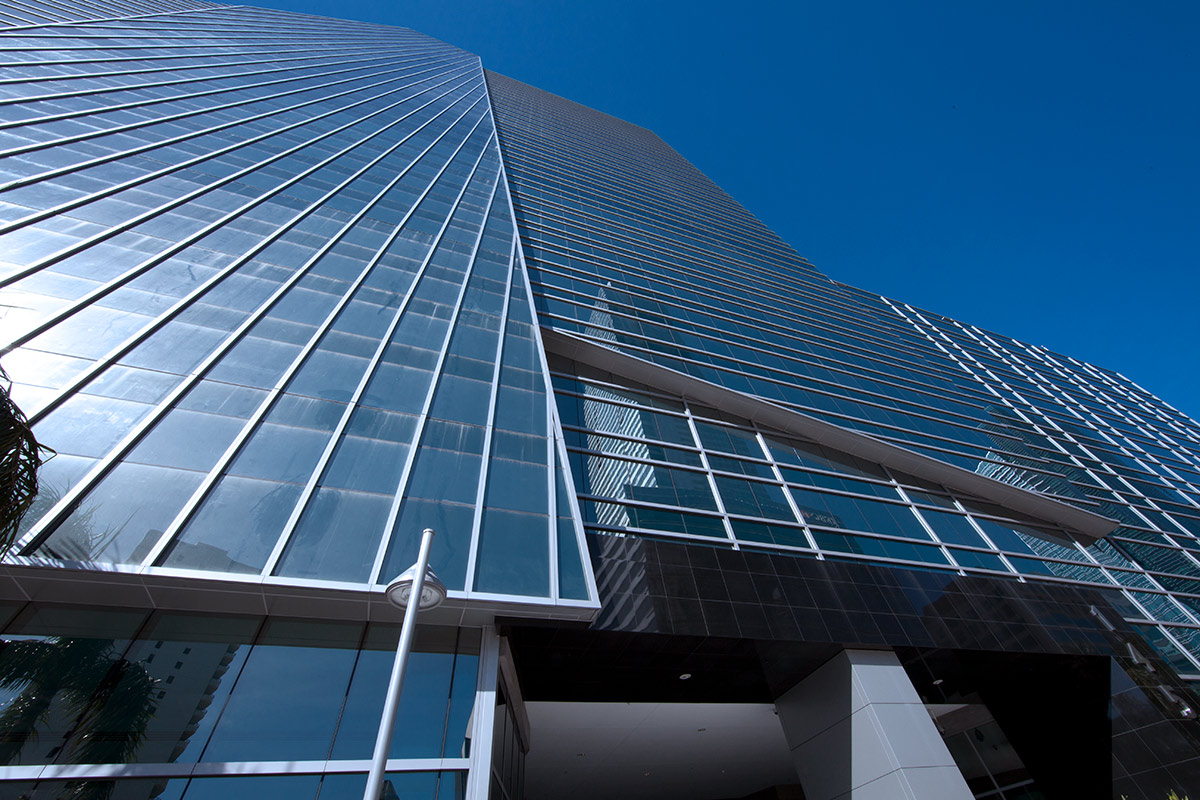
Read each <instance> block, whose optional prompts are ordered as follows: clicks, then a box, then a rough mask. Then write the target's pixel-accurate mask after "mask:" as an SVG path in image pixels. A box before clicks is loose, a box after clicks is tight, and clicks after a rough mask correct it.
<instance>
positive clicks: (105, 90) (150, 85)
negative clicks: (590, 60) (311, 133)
mask: <svg viewBox="0 0 1200 800" xmlns="http://www.w3.org/2000/svg"><path fill="white" fill-rule="evenodd" d="M39 38H47V37H39ZM49 38H57V37H49ZM70 38H74V37H70ZM98 38H108V37H104V36H101V37H98ZM124 38H126V39H128V37H124ZM0 41H2V38H0ZM167 46H168V47H170V45H167ZM12 49H13V50H16V51H17V52H21V51H23V50H26V49H27V48H12ZM460 59H461V57H460ZM419 61H420V59H416V58H405V59H393V60H391V61H389V62H388V63H389V64H390V65H392V66H409V65H412V64H413V63H419ZM28 63H30V64H31V65H32V66H38V62H28ZM242 63H243V65H244V64H261V65H263V66H266V65H268V64H270V63H272V62H268V61H250V62H242ZM339 63H352V62H333V64H332V65H330V64H326V65H325V66H336V65H337V64H339ZM360 69H366V67H360ZM155 71H156V72H157V71H161V70H155ZM277 71H279V70H276V69H261V70H256V71H248V72H230V73H227V74H225V75H221V76H219V77H220V78H222V79H224V78H229V79H233V78H246V77H252V76H258V75H270V74H271V73H273V72H277ZM350 71H352V70H334V71H330V72H323V73H318V74H317V75H316V76H304V75H301V76H298V77H297V78H293V79H292V80H298V79H299V78H303V77H324V76H326V75H337V74H340V73H342V72H350ZM388 71H390V70H388ZM386 72H387V71H385V72H381V73H375V74H377V75H379V74H386ZM121 74H126V73H121ZM91 77H93V76H92V75H87V74H81V75H62V76H59V79H60V80H78V79H86V78H91ZM366 77H371V76H366ZM206 80H212V78H200V77H197V78H167V79H166V80H158V81H149V82H145V83H136V84H128V85H124V86H95V87H92V88H79V89H67V90H64V91H57V92H55V91H50V92H46V93H44V94H39V95H28V96H24V97H5V98H0V108H2V107H4V106H12V105H24V104H26V103H33V102H41V101H53V100H65V99H68V98H75V97H92V96H95V95H104V94H113V93H116V92H127V91H136V90H141V89H161V88H163V87H166V86H172V87H174V86H186V85H188V84H193V83H203V82H205V81H206ZM272 83H278V81H264V82H262V83H255V84H247V85H246V88H248V89H251V88H257V87H259V86H269V85H271V84H272ZM323 85H325V86H328V85H333V84H323ZM223 91H229V89H215V90H214V89H206V90H204V91H202V92H193V93H190V94H187V95H178V96H175V97H171V98H167V99H166V100H163V99H158V98H156V99H153V100H140V101H131V102H130V103H119V104H113V105H112V106H111V107H105V108H104V109H102V110H103V111H109V110H120V109H125V108H129V107H131V106H133V105H153V104H155V103H159V102H167V101H169V100H173V99H181V98H182V97H204V96H207V95H211V94H219V93H221V92H223ZM289 94H295V92H284V93H282V94H277V95H269V96H267V97H264V98H262V99H271V98H274V97H284V96H287V95H289ZM65 113H67V114H71V115H78V114H81V113H86V112H81V111H79V110H75V111H70V112H65ZM54 118H56V119H57V118H61V117H60V116H59V115H55V116H54ZM39 119H41V117H27V118H24V119H19V120H8V121H6V122H5V123H4V125H5V126H6V127H7V126H12V125H22V124H31V123H33V122H36V121H38V120H39ZM89 135H90V134H89Z"/></svg>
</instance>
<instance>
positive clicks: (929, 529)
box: [879, 464, 964, 574]
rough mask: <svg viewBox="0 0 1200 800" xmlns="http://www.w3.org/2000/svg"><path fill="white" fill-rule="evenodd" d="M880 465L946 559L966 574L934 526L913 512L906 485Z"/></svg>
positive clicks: (913, 508) (913, 507)
mask: <svg viewBox="0 0 1200 800" xmlns="http://www.w3.org/2000/svg"><path fill="white" fill-rule="evenodd" d="M879 466H880V467H882V468H883V472H884V474H885V475H887V476H888V477H889V478H891V479H892V483H893V484H894V485H893V486H892V488H893V489H895V490H896V492H897V493H898V494H899V495H900V497H901V498H902V499H903V500H904V502H905V503H907V504H908V509H909V513H910V514H912V515H913V516H914V517H916V518H917V522H919V523H920V524H921V527H922V528H924V529H925V532H926V533H928V534H929V537H930V538H931V539H933V541H934V542H936V543H937V545H938V547H939V548H940V549H941V551H942V555H944V556H945V557H946V559H947V560H948V561H949V562H950V563H951V564H952V565H954V567H955V568H956V569H958V571H959V574H964V573H963V566H962V565H961V564H959V563H958V559H957V558H955V557H954V553H953V552H952V551H951V550H950V548H949V547H947V546H946V543H945V542H943V541H942V537H940V536H938V535H937V531H935V530H934V529H933V526H932V525H930V524H929V523H928V522H926V521H925V517H923V516H922V515H921V514H920V512H917V513H913V512H914V511H915V510H916V509H915V506H914V505H913V501H912V498H911V497H909V496H908V492H906V491H904V487H903V486H901V485H900V481H898V480H896V476H894V475H892V472H891V470H889V469H888V468H887V467H885V466H883V465H882V464H880V465H879Z"/></svg>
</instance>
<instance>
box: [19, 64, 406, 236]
mask: <svg viewBox="0 0 1200 800" xmlns="http://www.w3.org/2000/svg"><path fill="white" fill-rule="evenodd" d="M397 71H398V70H397ZM392 80H394V79H385V80H381V81H376V82H375V83H371V84H367V85H365V86H359V87H356V88H353V89H348V90H346V91H343V92H339V93H337V94H333V95H327V96H325V97H321V98H319V99H317V100H309V101H305V102H302V103H294V104H292V105H290V106H286V107H284V108H280V109H275V110H273V111H264V112H262V113H261V114H257V115H254V116H251V117H247V118H245V119H240V120H235V121H233V122H228V123H222V124H221V125H217V126H214V127H211V128H206V129H204V130H203V131H200V132H198V133H194V134H188V135H186V136H183V137H174V138H173V139H168V140H164V141H161V142H155V143H153V144H152V145H143V146H141V147H137V148H134V149H132V150H124V151H121V152H119V153H111V154H109V155H106V156H101V157H98V158H94V159H91V160H89V161H82V162H79V163H76V164H72V165H70V166H67V167H60V168H57V169H53V170H50V171H49V172H43V173H40V174H38V175H31V176H28V177H25V178H20V179H17V180H15V181H9V182H8V183H5V184H2V185H0V191H7V190H9V189H15V188H17V187H18V186H25V185H32V184H36V183H38V182H40V181H42V180H47V179H49V178H54V177H58V176H61V175H66V174H70V173H72V172H77V171H79V170H82V169H87V168H89V167H93V166H98V165H99V164H104V163H108V162H109V161H117V160H120V159H122V158H125V157H126V156H130V155H137V154H139V153H142V152H145V151H147V150H150V149H153V148H154V147H161V146H164V145H168V144H172V143H174V142H178V141H183V140H184V139H186V138H191V137H193V136H199V135H201V134H207V133H214V132H217V131H221V130H225V129H226V128H231V127H234V126H236V125H241V124H243V123H246V122H254V121H256V120H260V119H268V118H270V117H275V116H278V115H280V114H285V113H287V112H290V111H295V110H297V109H301V108H304V107H306V106H311V105H314V104H316V103H326V102H329V101H332V100H336V99H337V98H339V97H345V96H347V95H352V94H356V93H358V92H362V91H366V90H367V89H373V88H375V87H377V86H384V85H386V84H388V83H389V82H391V81H392ZM343 82H344V81H343ZM419 82H420V81H418V83H419ZM312 88H314V89H319V88H322V87H320V86H317V87H312ZM396 91H398V89H388V90H387V91H384V92H380V93H378V94H376V95H372V96H371V97H367V98H364V99H362V100H356V101H355V102H353V103H351V104H350V105H347V106H339V107H337V108H334V109H333V110H330V111H326V112H324V113H321V114H316V115H313V116H308V117H305V118H304V119H302V120H299V121H297V122H294V123H292V124H290V125H285V126H283V127H282V128H274V129H272V130H269V131H266V132H265V133H261V134H258V135H257V136H252V137H250V138H249V139H245V140H243V141H240V142H234V143H232V144H228V145H226V146H224V147H220V148H217V149H216V150H213V151H210V152H208V153H201V154H200V155H198V156H193V157H192V158H189V159H185V160H184V161H181V162H179V163H177V164H171V165H169V166H166V167H163V168H162V169H159V170H155V171H154V172H148V173H146V174H145V175H139V176H138V177H136V178H131V179H129V180H127V181H123V182H121V183H118V184H115V185H113V186H109V187H107V188H105V189H102V190H100V191H98V192H93V193H92V194H89V195H84V196H83V197H79V198H76V199H74V200H68V201H66V202H64V203H60V204H58V205H57V206H53V207H51V208H48V209H43V210H41V211H35V212H33V213H31V214H27V215H25V216H24V217H21V218H20V219H15V220H13V221H11V222H6V223H4V224H3V225H0V233H8V232H10V231H13V230H16V229H18V228H21V227H24V226H25V225H29V224H32V223H35V222H40V221H41V220H44V219H48V218H50V217H54V216H57V215H59V214H63V213H66V212H68V211H71V210H73V209H75V208H78V207H79V206H82V205H86V204H88V203H91V202H93V201H95V200H99V199H101V198H104V197H109V196H111V195H114V194H117V193H119V192H122V191H124V190H126V189H130V188H133V187H134V186H139V185H141V184H143V183H147V182H149V181H152V180H156V179H158V178H161V177H163V176H165V175H170V174H172V173H174V172H178V171H179V170H181V169H186V168H188V167H192V166H195V165H196V164H203V163H204V162H206V161H210V160H211V159H213V158H216V157H217V156H222V155H225V154H226V153H231V152H234V151H236V150H239V149H241V148H243V147H246V146H248V145H252V144H256V143H258V142H261V141H263V140H265V139H269V138H271V137H272V136H276V135H278V134H280V133H283V132H286V131H290V130H295V129H298V128H302V127H304V126H306V125H309V124H311V123H313V122H316V121H318V120H321V119H325V118H326V117H331V116H334V115H335V114H340V113H342V112H345V111H348V110H349V109H351V108H355V107H357V106H360V105H364V104H366V103H371V102H374V101H376V100H379V99H380V98H383V97H387V96H388V95H389V94H393V93H394V92H396ZM192 194H193V193H191V192H189V193H188V194H187V195H184V197H185V198H190V197H191V195H192ZM178 204H179V203H178V202H177V201H175V200H172V201H171V202H170V203H167V204H166V205H164V206H161V207H159V208H158V209H152V210H151V211H150V212H146V213H144V214H139V215H138V216H136V217H134V218H133V220H131V221H129V222H125V223H122V224H121V225H120V226H118V227H117V228H115V229H114V230H117V231H120V230H125V229H126V228H129V227H133V226H135V225H138V224H140V223H141V222H143V221H144V220H145V219H150V218H152V217H153V216H156V215H157V214H158V213H161V211H162V210H163V209H166V208H174V207H175V206H176V205H178ZM85 241H90V240H85ZM56 257H61V256H59V255H58V254H56Z"/></svg>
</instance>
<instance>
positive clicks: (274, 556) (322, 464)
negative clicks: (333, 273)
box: [262, 101, 483, 575]
mask: <svg viewBox="0 0 1200 800" xmlns="http://www.w3.org/2000/svg"><path fill="white" fill-rule="evenodd" d="M478 102H479V101H476V102H475V103H472V104H471V108H474V107H475V106H476V105H478ZM467 111H470V109H467ZM463 116H466V113H465V112H464V114H463V115H462V116H460V117H459V118H458V119H459V120H461V119H462V117H463ZM482 120H483V118H482V117H481V118H480V121H479V122H476V123H475V126H474V127H472V128H471V130H470V132H469V133H468V134H467V135H466V136H465V137H464V138H463V140H462V142H460V143H459V145H458V147H456V148H455V150H454V152H453V153H452V154H451V155H450V157H449V158H447V159H446V163H444V164H443V165H442V167H441V169H439V170H438V173H437V174H436V175H435V176H434V177H433V179H432V180H430V181H429V184H428V185H427V186H426V187H425V190H424V191H423V192H422V193H421V196H420V197H419V198H417V201H416V202H415V203H413V204H412V206H411V207H410V208H409V210H408V212H407V213H406V214H405V215H404V219H402V220H401V221H400V222H399V223H398V224H397V225H396V226H395V228H393V230H392V233H391V235H390V236H389V237H388V239H387V241H386V242H385V243H384V244H383V246H382V247H381V248H380V249H379V251H378V252H377V253H376V255H375V257H374V259H372V261H377V260H379V259H380V258H382V257H383V255H384V254H386V252H387V250H388V248H389V247H391V245H392V243H393V242H394V241H395V240H396V238H397V237H398V236H399V235H400V233H401V231H402V230H403V228H404V225H405V223H407V222H408V220H409V218H410V217H411V216H412V215H413V214H414V213H415V212H416V210H417V208H418V207H419V206H420V204H421V202H422V201H423V200H424V199H425V197H426V196H427V195H428V194H429V193H430V192H431V191H433V187H434V185H435V184H437V182H438V180H439V179H440V178H441V177H442V174H443V173H445V171H446V170H447V169H448V168H449V167H450V164H452V163H453V162H454V159H455V158H456V157H457V156H458V154H459V153H460V152H461V151H462V148H463V147H464V146H465V145H466V143H467V142H468V141H469V140H470V138H471V136H472V135H473V134H474V133H475V131H476V130H477V129H478V127H479V125H480V124H481V122H482ZM457 122H458V120H455V123H454V124H457ZM451 127H453V125H451ZM448 130H449V128H447V131H448ZM441 138H442V137H438V140H437V141H435V142H432V143H430V145H429V147H427V148H425V151H424V152H422V154H421V155H424V154H425V153H426V152H428V151H429V150H430V149H432V148H433V147H434V145H436V144H437V143H438V141H441ZM472 174H474V171H473V170H472ZM468 183H469V180H468ZM464 186H466V183H464ZM440 237H441V235H440V234H439V236H438V239H440ZM437 241H438V240H435V241H434V242H433V243H432V244H431V245H430V248H429V253H428V254H427V255H426V257H425V258H424V259H423V260H422V262H421V266H420V267H419V268H418V269H417V271H416V273H414V275H413V279H412V282H411V283H410V284H409V286H408V290H407V291H406V292H405V293H404V297H403V298H402V299H401V301H400V303H399V304H398V305H397V307H396V311H395V312H394V313H393V314H392V319H391V322H389V323H388V326H387V329H386V330H385V331H384V332H383V335H382V336H380V338H379V344H378V345H376V347H375V352H374V353H373V354H372V355H371V358H370V359H369V360H368V362H367V365H366V368H365V369H364V370H363V374H362V377H361V378H359V381H358V385H357V386H355V387H354V392H353V393H352V394H351V395H350V399H349V400H348V401H347V402H346V405H345V408H344V409H343V410H342V416H341V417H340V418H339V419H338V422H337V425H335V426H334V428H333V431H332V432H331V433H330V435H329V439H328V441H326V443H325V448H324V449H323V450H322V451H321V456H320V457H319V458H318V459H317V463H316V465H315V466H314V467H313V470H312V473H311V474H310V475H309V477H308V480H307V481H306V482H305V484H304V488H303V489H302V490H301V492H300V496H299V497H298V498H297V500H296V503H295V504H294V505H293V506H292V512H291V514H289V515H288V519H287V521H286V522H285V523H284V526H283V529H282V531H281V532H280V534H279V538H278V539H277V540H276V542H275V546H274V547H273V548H272V549H271V553H270V555H268V556H267V560H266V563H265V565H264V566H263V569H262V574H263V575H270V574H271V573H272V572H274V571H275V568H276V566H277V565H278V563H279V559H280V558H281V557H282V556H283V551H284V549H285V548H286V547H287V544H288V542H289V541H291V537H292V533H293V532H294V531H295V529H296V525H297V524H298V523H299V522H300V516H301V515H302V514H303V513H304V509H305V507H306V506H307V505H308V501H309V500H310V499H311V498H312V495H313V493H314V492H316V489H317V483H318V482H319V481H320V479H321V475H322V474H324V472H325V468H326V467H327V466H328V465H329V461H330V459H331V458H332V457H333V453H334V451H335V450H336V449H337V446H338V443H339V442H340V441H341V439H342V435H343V434H344V433H345V431H346V427H347V426H348V425H349V424H350V418H351V417H352V416H353V414H354V412H355V410H356V409H357V408H358V401H359V400H360V399H361V398H362V395H363V393H364V392H365V391H366V389H367V385H368V384H369V383H370V382H371V378H372V377H373V376H374V374H375V370H376V368H377V367H378V366H379V363H380V361H382V360H383V355H384V353H386V352H387V348H388V345H389V344H391V340H392V335H393V334H394V333H395V332H396V328H397V327H399V325H400V321H401V319H402V318H403V316H404V312H405V311H406V310H407V309H408V304H409V302H410V301H411V300H412V297H413V295H414V294H415V293H416V291H417V287H418V285H419V284H420V282H421V278H422V277H424V275H425V270H426V268H427V267H428V266H429V262H430V261H431V260H432V258H433V253H434V251H435V250H436V249H437ZM415 448H416V439H415V437H414V440H413V445H412V448H411V449H415ZM385 539H386V537H385Z"/></svg>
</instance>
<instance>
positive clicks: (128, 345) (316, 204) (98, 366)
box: [29, 101, 461, 425]
mask: <svg viewBox="0 0 1200 800" xmlns="http://www.w3.org/2000/svg"><path fill="white" fill-rule="evenodd" d="M457 102H461V101H456V103H455V104H452V105H451V106H450V107H449V108H447V109H445V110H444V111H442V112H439V113H438V114H437V115H436V116H434V117H433V119H431V120H429V123H432V122H433V120H434V119H437V117H439V116H441V115H442V114H444V113H446V111H449V110H450V108H453V107H454V105H456V104H457ZM459 119H461V117H459ZM455 121H456V122H457V120H455ZM429 123H426V125H428V124H429ZM422 127H425V126H424V125H422ZM447 130H448V129H447ZM442 135H444V134H442ZM439 138H440V137H439ZM426 150H428V148H426ZM424 152H425V151H422V154H421V155H424ZM417 158H418V159H419V158H420V156H418V157H417ZM414 160H416V159H414ZM347 183H348V180H347V181H343V182H342V183H341V184H339V185H338V186H336V187H335V188H333V189H331V190H329V191H327V192H326V193H325V194H323V195H321V197H320V198H318V199H317V200H314V201H313V202H312V203H309V205H308V206H307V207H306V208H304V209H303V210H301V211H298V212H296V213H295V214H294V215H293V216H292V218H291V219H290V220H288V221H287V222H286V223H284V224H283V225H282V226H280V227H279V228H277V229H276V230H275V231H274V232H273V233H272V234H271V235H270V236H268V237H267V238H266V239H264V240H262V241H260V242H259V243H258V244H256V245H254V247H252V248H251V249H250V250H249V251H247V252H246V253H244V254H242V255H241V256H239V257H238V258H237V259H236V260H234V261H233V262H232V263H231V264H230V265H229V266H228V267H226V270H225V271H223V272H222V273H218V275H220V276H221V277H222V278H223V277H225V272H226V271H229V272H232V271H234V270H236V269H240V268H241V267H242V266H244V265H245V264H247V263H248V262H250V261H251V260H253V259H254V257H255V256H257V255H258V254H259V253H261V252H262V251H263V250H265V249H266V248H267V247H269V246H270V245H271V244H273V243H275V242H276V241H278V240H279V239H280V238H281V237H282V236H283V235H284V234H286V233H287V232H288V231H289V230H291V229H292V228H293V227H295V226H296V225H298V224H300V223H301V222H303V221H304V220H305V219H306V218H307V217H308V216H309V215H310V214H312V213H313V212H314V211H316V210H317V209H318V208H320V207H321V204H323V203H324V202H325V201H327V200H329V199H330V198H331V197H333V196H334V195H335V194H337V193H338V192H339V191H341V190H342V189H343V188H344V187H345V186H346V184H347ZM217 277H218V276H217V275H214V276H213V277H212V278H210V279H209V281H208V282H205V284H202V285H201V288H204V287H207V286H208V283H209V282H214V281H216V279H217ZM195 294H196V293H195V292H193V295H195ZM197 297H198V295H196V296H192V295H189V296H188V297H187V298H185V299H186V301H187V305H190V304H191V303H193V302H195V300H196V299H197ZM185 307H186V306H181V305H180V304H179V303H177V304H176V305H175V306H173V307H172V308H171V309H169V311H170V313H171V314H172V315H174V314H178V313H179V312H180V311H182V310H183V309H184V308H185ZM171 319H172V317H170V316H167V314H166V313H164V314H163V315H160V316H159V317H158V318H157V319H156V320H155V321H154V322H153V323H151V324H150V325H148V326H147V327H146V328H144V329H143V330H141V331H140V332H138V333H137V334H136V335H134V336H132V337H130V338H129V339H127V340H126V341H125V342H123V343H122V344H119V345H117V346H116V347H115V348H113V349H112V350H109V351H108V353H106V354H105V355H103V356H101V357H100V358H98V359H97V360H96V361H94V362H93V363H92V365H91V366H90V367H88V368H87V369H85V370H84V371H83V372H81V373H80V374H79V375H77V376H76V377H75V378H73V379H72V380H71V381H70V382H68V383H67V385H66V386H65V387H63V388H61V389H59V390H58V393H57V394H56V395H55V396H54V397H52V398H51V399H50V400H48V401H46V402H45V403H44V404H43V405H42V406H41V407H40V408H38V409H37V410H36V411H34V412H31V413H30V414H29V422H30V424H31V425H33V424H36V423H37V422H39V421H40V420H41V419H42V418H43V417H45V416H46V415H47V414H49V413H50V412H51V411H53V410H54V409H55V408H57V407H58V406H59V405H61V404H62V403H63V402H64V401H65V400H67V399H69V398H70V397H72V396H73V395H74V394H75V393H76V392H78V391H79V390H80V389H82V388H83V387H84V386H85V385H87V383H88V382H90V381H91V380H92V379H93V378H95V377H96V376H97V375H99V374H100V373H101V372H103V371H104V370H106V369H108V368H109V367H110V366H112V364H113V363H114V362H116V360H117V359H119V358H121V357H122V356H124V355H125V354H126V353H128V352H129V351H130V350H132V349H133V348H134V347H136V346H137V345H139V344H141V343H142V342H143V341H145V340H146V339H148V338H150V336H152V335H153V334H154V333H155V332H157V331H158V330H159V329H160V328H162V327H163V326H165V325H166V324H167V323H169V322H170V321H171Z"/></svg>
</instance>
